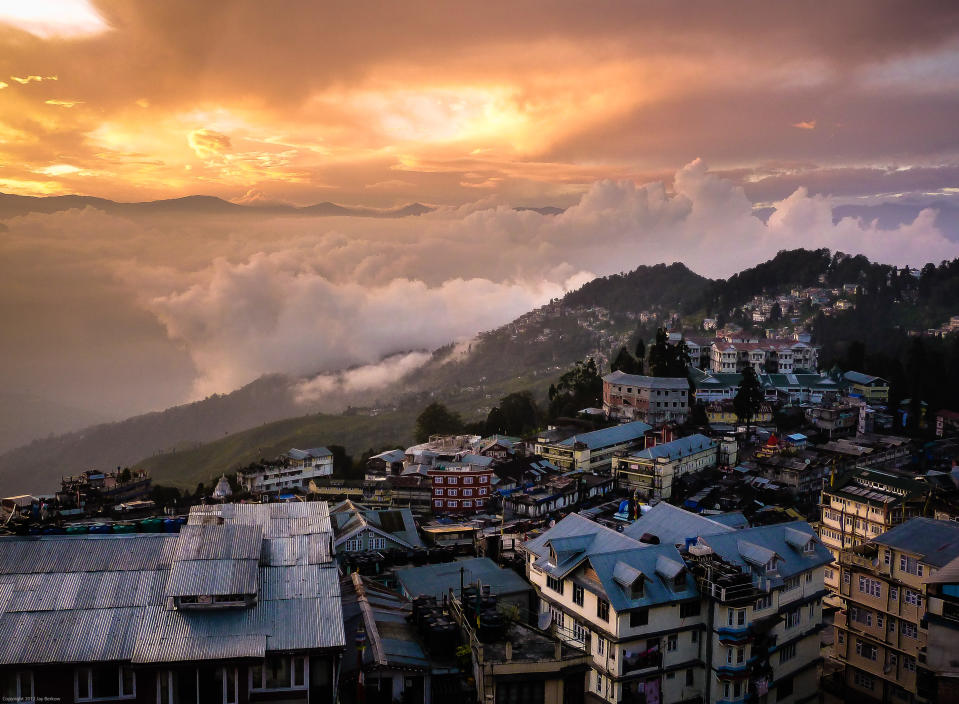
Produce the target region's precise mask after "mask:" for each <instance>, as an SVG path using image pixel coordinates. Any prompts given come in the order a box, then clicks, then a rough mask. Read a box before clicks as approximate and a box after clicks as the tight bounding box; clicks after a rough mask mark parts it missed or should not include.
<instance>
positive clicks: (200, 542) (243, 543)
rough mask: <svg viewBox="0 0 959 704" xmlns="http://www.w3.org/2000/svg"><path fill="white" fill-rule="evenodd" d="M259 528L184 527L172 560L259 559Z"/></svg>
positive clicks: (230, 526)
mask: <svg viewBox="0 0 959 704" xmlns="http://www.w3.org/2000/svg"><path fill="white" fill-rule="evenodd" d="M262 542H263V528H262V527H261V526H248V525H233V524H230V525H185V526H183V527H182V528H181V529H180V538H179V540H177V545H176V552H175V553H174V555H173V559H174V560H259V559H260V547H261V545H262Z"/></svg>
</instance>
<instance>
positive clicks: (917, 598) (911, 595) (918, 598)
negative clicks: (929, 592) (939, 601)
mask: <svg viewBox="0 0 959 704" xmlns="http://www.w3.org/2000/svg"><path fill="white" fill-rule="evenodd" d="M904 593H905V598H906V603H907V604H911V605H912V606H922V594H920V593H919V592H914V591H913V590H912V589H906V590H904Z"/></svg>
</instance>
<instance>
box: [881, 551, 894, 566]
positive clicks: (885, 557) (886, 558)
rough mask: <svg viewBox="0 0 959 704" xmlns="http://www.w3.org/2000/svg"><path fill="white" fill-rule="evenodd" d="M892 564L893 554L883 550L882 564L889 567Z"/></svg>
mask: <svg viewBox="0 0 959 704" xmlns="http://www.w3.org/2000/svg"><path fill="white" fill-rule="evenodd" d="M890 562H892V552H891V551H889V550H883V551H882V564H884V565H888V564H889V563H890Z"/></svg>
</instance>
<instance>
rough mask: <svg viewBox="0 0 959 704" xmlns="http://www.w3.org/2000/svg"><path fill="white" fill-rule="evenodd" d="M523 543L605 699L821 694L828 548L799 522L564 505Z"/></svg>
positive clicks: (537, 579)
mask: <svg viewBox="0 0 959 704" xmlns="http://www.w3.org/2000/svg"><path fill="white" fill-rule="evenodd" d="M646 534H652V535H655V536H656V539H658V540H659V543H658V544H648V543H645V542H640V541H639V540H638V539H636V536H645V538H644V539H647V540H651V538H650V537H649V536H648V535H646ZM677 544H678V545H679V547H677ZM687 545H688V548H687V547H686V546H687ZM523 550H524V552H525V553H526V557H527V561H526V563H527V573H528V576H529V579H530V581H531V582H532V584H533V587H534V588H535V590H536V593H537V596H538V597H539V602H540V603H539V611H540V613H541V623H545V622H547V621H548V622H549V623H550V628H551V629H553V630H554V631H555V632H556V633H558V634H559V635H561V636H562V637H564V638H566V639H567V640H570V641H573V642H576V643H581V644H583V645H585V646H587V647H588V649H589V652H590V654H591V655H592V670H591V672H590V675H589V688H590V692H591V693H593V694H594V695H596V696H598V697H600V698H602V699H604V700H606V701H608V702H615V703H619V704H627V703H631V702H639V701H648V700H650V699H656V700H659V701H662V702H672V703H679V702H694V701H700V702H702V701H705V702H710V703H712V702H717V703H730V704H731V703H733V702H742V701H745V700H746V698H747V697H748V696H751V697H752V698H753V699H754V700H758V701H764V700H763V697H764V696H766V695H768V699H766V700H765V701H769V702H776V703H777V704H780V703H782V704H800V703H802V702H808V701H813V700H815V699H816V697H817V696H818V679H819V674H818V663H819V636H818V633H819V631H820V630H821V628H822V611H821V598H822V595H823V593H824V591H825V590H824V588H823V565H825V564H826V563H827V562H828V561H829V559H830V556H829V553H828V551H827V550H826V549H825V548H824V547H823V546H822V545H821V544H819V542H818V539H817V538H816V536H815V535H814V534H813V532H812V529H811V528H810V527H809V525H808V524H806V523H804V522H794V523H787V524H780V525H774V526H761V527H758V528H746V529H743V530H734V529H733V528H731V527H729V526H726V525H723V524H721V523H718V522H716V521H712V520H709V519H705V518H702V517H700V516H697V515H695V514H691V513H689V512H686V511H683V510H682V509H678V508H676V507H674V506H670V505H669V504H666V503H660V504H658V505H657V506H655V507H654V508H653V510H651V511H650V512H648V513H647V514H645V515H644V516H643V517H642V518H641V519H639V520H638V521H636V522H635V523H633V524H632V525H631V526H629V527H628V528H627V529H626V531H625V532H624V533H617V532H616V531H614V530H611V529H609V528H605V527H604V526H601V525H599V524H597V523H594V522H592V521H590V520H589V519H587V518H585V517H583V516H580V515H579V514H570V515H569V516H567V517H566V518H564V519H563V520H562V521H560V522H559V523H557V524H556V525H555V526H554V527H553V528H551V529H550V530H548V531H546V532H545V533H543V534H542V535H540V536H538V537H537V538H535V539H533V540H531V541H529V542H527V543H525V544H524V545H523ZM543 614H548V616H544V615H543Z"/></svg>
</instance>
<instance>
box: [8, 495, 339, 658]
mask: <svg viewBox="0 0 959 704" xmlns="http://www.w3.org/2000/svg"><path fill="white" fill-rule="evenodd" d="M218 517H222V519H223V521H224V524H223V525H215V524H210V525H200V524H201V523H203V521H204V519H211V518H212V519H217V518H218ZM316 528H322V529H325V530H322V531H321V532H317V533H308V532H307V531H308V530H310V529H316ZM284 530H288V531H289V532H288V533H287V534H286V535H285V536H283V533H282V531H284ZM271 532H272V533H276V534H277V535H279V536H282V537H276V538H271V539H270V538H268V539H265V540H264V539H263V535H264V533H267V534H269V533H271ZM331 536H332V531H330V530H329V512H328V509H327V505H326V503H325V502H313V503H298V504H256V505H232V504H226V505H222V506H203V507H196V509H195V510H194V511H192V512H191V515H190V519H189V524H188V525H187V526H185V527H184V530H183V532H182V533H181V534H179V535H148V534H147V535H143V534H141V535H122V536H97V535H85V536H38V537H30V538H19V537H10V538H0V633H3V638H0V665H3V664H35V663H45V662H67V663H74V662H75V663H83V662H99V661H133V662H140V663H146V662H181V661H194V660H217V659H222V658H238V657H263V656H264V655H265V653H266V652H267V651H289V650H297V651H308V650H317V649H327V648H333V649H342V648H343V647H344V645H345V640H344V635H343V614H342V609H341V606H340V591H339V581H338V573H337V571H336V569H335V568H333V566H332V562H331V556H330V542H331ZM261 543H262V548H261ZM174 556H176V557H177V558H178V559H176V560H174V559H173V558H174ZM261 561H262V562H263V563H264V564H263V566H262V567H261V566H260V563H261ZM171 565H172V568H171ZM167 593H169V594H171V595H183V596H192V595H199V594H245V593H257V601H256V603H254V604H253V605H252V606H250V607H248V608H228V609H210V610H205V609H179V610H174V609H173V608H172V605H173V601H172V599H169V598H167V596H166V595H167Z"/></svg>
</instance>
